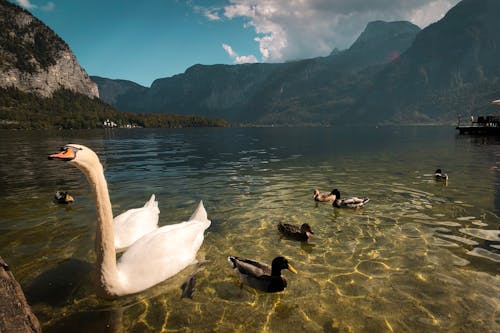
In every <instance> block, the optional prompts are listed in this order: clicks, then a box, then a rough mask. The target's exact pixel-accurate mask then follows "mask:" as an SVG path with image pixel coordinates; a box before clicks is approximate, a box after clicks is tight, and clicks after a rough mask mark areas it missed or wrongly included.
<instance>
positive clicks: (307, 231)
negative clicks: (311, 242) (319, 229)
mask: <svg viewBox="0 0 500 333" xmlns="http://www.w3.org/2000/svg"><path fill="white" fill-rule="evenodd" d="M300 231H301V232H304V233H305V234H306V235H307V237H308V238H311V237H312V235H314V232H313V231H312V229H311V226H310V225H309V224H308V223H304V224H302V225H301V226H300Z"/></svg>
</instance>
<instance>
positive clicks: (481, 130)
mask: <svg viewBox="0 0 500 333" xmlns="http://www.w3.org/2000/svg"><path fill="white" fill-rule="evenodd" d="M456 128H457V130H458V132H459V133H460V134H471V135H500V118H498V117H494V116H486V117H477V120H474V118H472V119H471V121H470V123H469V124H467V125H465V124H461V121H460V120H459V121H458V125H457V127H456Z"/></svg>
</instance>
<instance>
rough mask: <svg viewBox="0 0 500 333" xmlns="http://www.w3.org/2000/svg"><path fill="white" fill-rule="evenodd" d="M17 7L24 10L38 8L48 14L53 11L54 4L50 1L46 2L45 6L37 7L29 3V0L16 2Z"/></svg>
mask: <svg viewBox="0 0 500 333" xmlns="http://www.w3.org/2000/svg"><path fill="white" fill-rule="evenodd" d="M16 1H17V3H18V4H19V6H21V7H23V8H25V9H37V8H40V9H41V10H43V11H46V12H49V11H51V10H54V8H55V6H56V5H55V4H54V3H53V2H52V1H49V2H47V3H46V4H45V5H43V6H41V7H39V6H38V5H35V4H33V3H31V1H30V0H16Z"/></svg>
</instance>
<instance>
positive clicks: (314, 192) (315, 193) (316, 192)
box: [313, 188, 319, 198]
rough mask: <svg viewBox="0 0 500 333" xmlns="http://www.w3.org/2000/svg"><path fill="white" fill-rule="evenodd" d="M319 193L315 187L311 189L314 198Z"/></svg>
mask: <svg viewBox="0 0 500 333" xmlns="http://www.w3.org/2000/svg"><path fill="white" fill-rule="evenodd" d="M318 195H319V190H318V189H317V188H316V189H314V191H313V198H316V197H317V196H318Z"/></svg>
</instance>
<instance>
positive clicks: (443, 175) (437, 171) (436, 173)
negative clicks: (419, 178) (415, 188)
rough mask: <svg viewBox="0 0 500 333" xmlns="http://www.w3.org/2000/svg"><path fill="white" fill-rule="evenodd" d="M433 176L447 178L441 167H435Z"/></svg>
mask: <svg viewBox="0 0 500 333" xmlns="http://www.w3.org/2000/svg"><path fill="white" fill-rule="evenodd" d="M434 177H436V180H444V181H447V180H448V174H446V173H444V172H442V171H441V169H437V170H436V172H434Z"/></svg>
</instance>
